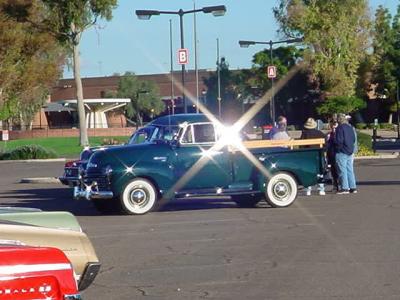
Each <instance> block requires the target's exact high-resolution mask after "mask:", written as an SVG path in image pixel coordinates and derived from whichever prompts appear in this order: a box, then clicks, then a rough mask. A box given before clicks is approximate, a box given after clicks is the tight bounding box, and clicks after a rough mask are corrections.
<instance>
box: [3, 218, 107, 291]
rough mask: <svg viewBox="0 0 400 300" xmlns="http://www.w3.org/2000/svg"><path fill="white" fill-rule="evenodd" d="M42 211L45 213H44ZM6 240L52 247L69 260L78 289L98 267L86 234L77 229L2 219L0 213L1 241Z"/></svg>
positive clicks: (81, 287) (85, 286)
mask: <svg viewBox="0 0 400 300" xmlns="http://www.w3.org/2000/svg"><path fill="white" fill-rule="evenodd" d="M44 215H45V214H44ZM1 240H3V241H7V242H8V243H14V244H22V245H30V246H46V247H55V248H58V249H60V250H62V251H63V252H64V253H65V254H66V256H67V257H68V259H69V260H70V261H71V263H72V265H73V268H74V272H75V275H76V279H77V280H78V283H79V290H83V289H85V288H87V287H88V286H89V285H90V284H91V283H92V282H93V280H94V278H95V277H96V275H97V273H98V272H99V269H100V262H99V259H98V258H97V255H96V252H95V250H94V248H93V246H92V243H91V242H90V240H89V238H88V237H87V235H86V234H85V233H83V232H81V231H80V230H66V229H58V228H49V227H41V226H37V225H32V224H27V223H25V222H24V223H21V222H20V221H13V220H4V219H1V216H0V241H1Z"/></svg>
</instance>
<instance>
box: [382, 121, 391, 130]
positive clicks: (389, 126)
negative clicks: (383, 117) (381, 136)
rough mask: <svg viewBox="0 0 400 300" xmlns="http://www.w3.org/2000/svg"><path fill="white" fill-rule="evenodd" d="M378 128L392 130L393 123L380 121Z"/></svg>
mask: <svg viewBox="0 0 400 300" xmlns="http://www.w3.org/2000/svg"><path fill="white" fill-rule="evenodd" d="M379 125H380V126H379V128H380V129H386V130H394V125H393V124H391V123H381V124H379Z"/></svg>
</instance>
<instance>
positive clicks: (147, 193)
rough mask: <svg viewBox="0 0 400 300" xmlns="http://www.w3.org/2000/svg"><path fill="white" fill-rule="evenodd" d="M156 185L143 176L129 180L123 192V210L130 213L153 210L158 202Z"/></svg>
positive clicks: (140, 213) (143, 212) (138, 213)
mask: <svg viewBox="0 0 400 300" xmlns="http://www.w3.org/2000/svg"><path fill="white" fill-rule="evenodd" d="M157 198H158V197H157V191H156V189H155V187H154V185H153V184H152V183H151V182H150V181H148V180H146V179H143V178H137V179H134V180H132V181H131V182H129V183H128V184H127V185H126V186H125V188H124V191H123V192H122V194H121V208H122V211H123V212H124V213H126V214H129V215H143V214H145V213H148V212H149V211H151V210H153V209H154V208H155V206H156V202H157Z"/></svg>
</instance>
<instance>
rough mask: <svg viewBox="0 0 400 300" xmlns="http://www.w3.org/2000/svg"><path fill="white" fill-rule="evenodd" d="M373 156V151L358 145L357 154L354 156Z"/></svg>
mask: <svg viewBox="0 0 400 300" xmlns="http://www.w3.org/2000/svg"><path fill="white" fill-rule="evenodd" d="M371 155H375V153H374V151H373V150H372V149H371V148H368V147H367V146H366V145H363V144H358V152H357V154H356V156H371Z"/></svg>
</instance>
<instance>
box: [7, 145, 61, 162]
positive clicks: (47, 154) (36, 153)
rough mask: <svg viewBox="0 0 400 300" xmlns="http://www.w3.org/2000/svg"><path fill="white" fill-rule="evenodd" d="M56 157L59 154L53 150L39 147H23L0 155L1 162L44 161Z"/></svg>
mask: <svg viewBox="0 0 400 300" xmlns="http://www.w3.org/2000/svg"><path fill="white" fill-rule="evenodd" d="M56 157H57V154H56V153H55V152H54V151H53V150H48V149H45V148H43V147H41V146H38V145H27V146H21V147H18V148H15V149H13V150H11V151H9V152H5V153H2V154H0V159H1V160H17V159H44V158H56Z"/></svg>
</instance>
